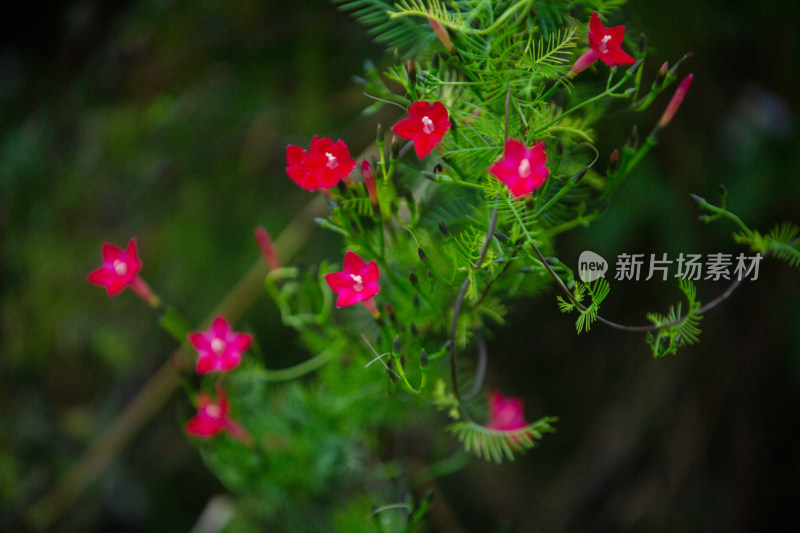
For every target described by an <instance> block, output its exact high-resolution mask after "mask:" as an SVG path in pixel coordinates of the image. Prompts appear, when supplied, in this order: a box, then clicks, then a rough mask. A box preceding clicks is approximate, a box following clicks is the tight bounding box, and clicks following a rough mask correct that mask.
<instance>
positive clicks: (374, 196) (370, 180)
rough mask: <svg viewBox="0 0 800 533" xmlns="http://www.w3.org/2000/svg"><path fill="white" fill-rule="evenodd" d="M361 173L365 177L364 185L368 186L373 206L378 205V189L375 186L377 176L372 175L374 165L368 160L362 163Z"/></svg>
mask: <svg viewBox="0 0 800 533" xmlns="http://www.w3.org/2000/svg"><path fill="white" fill-rule="evenodd" d="M361 173H362V174H363V175H364V185H366V186H367V194H369V201H370V202H371V203H372V205H376V204H377V203H378V189H377V187H376V186H375V175H374V174H373V173H372V165H370V164H369V161H367V160H366V159H365V160H364V161H362V162H361Z"/></svg>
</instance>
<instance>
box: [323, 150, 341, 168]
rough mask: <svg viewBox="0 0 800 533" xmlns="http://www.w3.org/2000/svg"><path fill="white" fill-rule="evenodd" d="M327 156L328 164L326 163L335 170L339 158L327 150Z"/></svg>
mask: <svg viewBox="0 0 800 533" xmlns="http://www.w3.org/2000/svg"><path fill="white" fill-rule="evenodd" d="M325 157H327V158H328V164H327V165H326V166H327V167H328V168H329V169H331V170H333V169H334V168H336V167H338V166H339V160H338V159H337V158H336V156H335V155H333V154H332V153H330V152H325Z"/></svg>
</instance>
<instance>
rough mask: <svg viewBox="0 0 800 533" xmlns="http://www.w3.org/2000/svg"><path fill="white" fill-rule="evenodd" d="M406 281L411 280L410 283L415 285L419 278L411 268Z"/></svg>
mask: <svg viewBox="0 0 800 533" xmlns="http://www.w3.org/2000/svg"><path fill="white" fill-rule="evenodd" d="M408 281H410V282H411V284H412V285H413V286H414V287H416V286H417V284H418V283H419V279H417V273H416V272H414V271H413V270H412V271H411V273H410V274H409V275H408Z"/></svg>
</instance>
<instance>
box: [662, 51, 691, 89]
mask: <svg viewBox="0 0 800 533" xmlns="http://www.w3.org/2000/svg"><path fill="white" fill-rule="evenodd" d="M690 57H692V53H691V52H688V53H686V54H684V56H683V57H682V58H680V59H679V60H678V62H677V63H675V64H674V65H672V68H671V69H669V71H668V72H667V80H666V81H667V83H670V82H672V80H674V79H675V78H677V77H678V67H680V66H681V63H683V62H684V61H686V60H687V59H689V58H690Z"/></svg>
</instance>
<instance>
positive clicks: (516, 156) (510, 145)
mask: <svg viewBox="0 0 800 533" xmlns="http://www.w3.org/2000/svg"><path fill="white" fill-rule="evenodd" d="M526 155H527V150H526V148H525V145H524V144H522V142H521V141H518V140H517V139H509V140H508V141H506V145H505V148H503V158H504V159H511V160H512V161H513V163H514V165H515V166H518V165H519V163H520V162H521V161H522V160H523V159H524V158H525V156H526Z"/></svg>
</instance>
